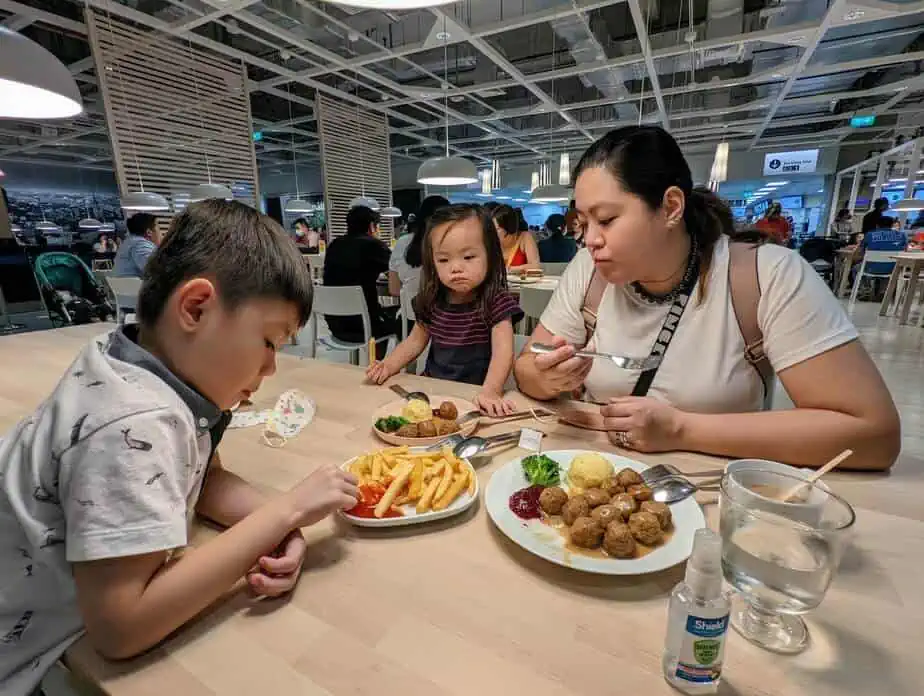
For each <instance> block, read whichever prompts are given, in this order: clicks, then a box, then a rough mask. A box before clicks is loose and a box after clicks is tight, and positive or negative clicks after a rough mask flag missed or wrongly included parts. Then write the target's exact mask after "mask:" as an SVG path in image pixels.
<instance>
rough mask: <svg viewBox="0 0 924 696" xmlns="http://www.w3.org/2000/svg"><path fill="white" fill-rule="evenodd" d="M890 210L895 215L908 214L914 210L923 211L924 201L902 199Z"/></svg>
mask: <svg viewBox="0 0 924 696" xmlns="http://www.w3.org/2000/svg"><path fill="white" fill-rule="evenodd" d="M892 210H894V211H895V212H896V213H910V212H914V211H916V210H924V200H920V199H918V198H902V199H901V200H900V201H898V202H897V203H896V204H895V205H893V206H892Z"/></svg>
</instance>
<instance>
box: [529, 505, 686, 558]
mask: <svg viewBox="0 0 924 696" xmlns="http://www.w3.org/2000/svg"><path fill="white" fill-rule="evenodd" d="M542 523H543V524H545V525H548V526H549V527H551V528H552V529H554V530H556V531H557V532H558V533H559V534H560V535H561V538H562V539H564V540H565V551H566V552H567V553H574V554H578V555H581V556H587V557H588V558H609V559H612V560H614V561H631V560H634V559H636V558H642V557H643V556H647V555H648V554H649V553H651V552H652V551H654V550H656V549H658V548H660V547H662V546H664V544H666V543H667V542H668V541H670V539H671V537H673V536H674V526H673V525H671V528H670V529H668V530H667V531H666V532H664V536H662V537H661V543H660V544H658V545H657V546H646V545H645V544H642V543H639V542H638V541H636V542H635V556H634V557H633V558H616V557H615V556H611V555H610V554H608V553H607V552H606V551H605V550H604V549H603V547H602V546H601V547H599V548H596V549H585V548H584V547H582V546H575V545H574V544H572V543H571V538H570V535H569V534H568V525H566V524H565V523H564V521H563V520H562V518H561V515H545V514H543V516H542Z"/></svg>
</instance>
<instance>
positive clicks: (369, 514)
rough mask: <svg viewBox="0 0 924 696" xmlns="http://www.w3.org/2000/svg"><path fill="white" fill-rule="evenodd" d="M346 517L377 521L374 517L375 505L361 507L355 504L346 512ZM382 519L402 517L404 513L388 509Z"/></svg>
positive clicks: (359, 504) (361, 505)
mask: <svg viewBox="0 0 924 696" xmlns="http://www.w3.org/2000/svg"><path fill="white" fill-rule="evenodd" d="M346 514H347V515H352V516H353V517H366V518H369V519H378V518H377V517H376V516H375V505H363V504H362V503H357V504H356V505H355V506H354V507H351V508H350V509H349V510H346ZM382 517H383V518H384V517H404V513H403V512H401V511H400V510H396V509H395V508H393V507H392V508H388V510H386V511H385V514H384V515H383V516H382Z"/></svg>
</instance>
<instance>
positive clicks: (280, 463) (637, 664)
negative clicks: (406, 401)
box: [0, 325, 924, 696]
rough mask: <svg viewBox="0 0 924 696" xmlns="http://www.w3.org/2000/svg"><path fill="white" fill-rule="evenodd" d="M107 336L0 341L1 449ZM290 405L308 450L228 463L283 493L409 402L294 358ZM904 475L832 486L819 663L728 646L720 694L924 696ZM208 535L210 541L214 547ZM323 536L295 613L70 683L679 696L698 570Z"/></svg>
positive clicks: (456, 534) (363, 445)
mask: <svg viewBox="0 0 924 696" xmlns="http://www.w3.org/2000/svg"><path fill="white" fill-rule="evenodd" d="M102 328H104V327H102ZM100 331H101V327H100V325H96V326H91V327H78V328H70V329H61V330H57V331H54V332H51V331H49V332H41V333H30V334H23V335H18V336H13V337H6V338H2V339H0V364H2V365H3V367H4V369H3V370H0V431H3V430H6V429H7V428H9V427H10V426H12V425H13V424H14V422H15V421H16V420H17V419H19V418H20V417H22V416H25V415H26V414H27V413H29V412H30V411H31V410H32V409H33V408H34V407H35V406H36V405H37V404H38V403H39V401H40V400H41V399H43V398H44V397H45V396H46V395H47V394H48V393H49V392H50V391H51V389H52V388H53V387H54V386H55V384H56V382H57V380H58V378H59V376H60V375H61V374H62V373H63V371H64V370H65V369H66V367H67V365H69V364H70V362H71V361H72V360H73V358H74V356H75V355H76V354H77V352H78V351H79V350H80V348H81V347H82V346H83V345H84V344H85V342H86V341H87V340H88V339H89V338H90V337H91V336H93V335H96V334H97V333H99V332H100ZM396 381H397V382H399V383H400V384H402V385H404V386H405V387H407V388H417V387H421V388H424V389H425V390H427V391H429V392H430V393H432V394H448V395H455V396H461V397H471V396H472V395H473V394H474V391H475V388H474V387H470V386H467V385H461V384H454V383H435V382H433V381H431V380H426V379H423V378H417V377H410V376H403V375H402V376H401V377H400V378H399V379H398V380H396ZM292 387H297V388H300V389H302V390H304V391H305V392H307V393H308V394H309V395H311V396H312V397H313V398H314V399H315V400H316V402H317V404H318V412H317V416H316V418H315V420H314V422H313V423H312V424H311V425H310V426H309V427H308V428H306V429H305V430H304V431H303V432H302V433H301V434H300V435H299V436H298V437H297V438H296V439H294V440H293V441H291V442H289V443H288V445H287V446H286V447H285V448H283V449H270V448H268V447H266V446H264V445H263V444H261V440H260V431H259V429H258V428H257V429H254V428H250V429H241V430H232V431H228V433H227V434H226V436H225V439H224V441H223V443H222V445H221V447H220V451H221V453H222V459H223V461H224V464H225V466H226V467H228V468H229V469H232V470H234V471H235V472H237V473H239V474H241V475H242V476H244V477H246V478H248V479H249V480H251V481H253V482H254V483H256V484H258V485H259V486H260V487H262V488H263V489H265V490H266V491H267V492H269V493H272V492H274V491H281V490H285V489H286V488H288V487H290V486H292V485H293V484H295V483H296V482H298V481H299V480H300V479H301V478H303V477H304V476H305V475H307V474H308V473H309V472H310V471H311V470H312V469H314V467H316V466H318V465H319V464H323V463H333V464H339V463H341V462H343V461H345V460H346V459H348V458H350V457H352V456H353V455H356V454H358V453H361V452H364V451H367V450H370V449H373V448H376V447H378V446H380V444H381V443H378V442H377V441H376V440H375V439H374V437H373V435H372V434H371V432H370V425H371V424H370V422H369V421H370V417H369V416H370V414H371V413H372V412H373V411H374V410H375V409H376V408H377V407H378V406H380V405H382V404H385V403H387V402H389V401H391V400H393V399H394V395H393V394H392V392H390V391H389V390H387V389H385V388H382V387H373V386H368V385H365V384H364V383H363V373H362V371H361V370H359V369H356V368H352V367H349V366H341V365H335V364H331V363H322V362H315V361H311V360H304V361H300V360H298V359H296V358H291V357H289V356H280V360H279V371H278V373H277V374H276V375H275V376H274V377H272V378H270V379H268V380H266V382H265V383H264V385H263V387H262V388H261V389H260V391H259V393H258V394H257V395H256V396H255V399H254V400H255V403H256V406H257V407H268V406H271V405H272V404H273V403H274V402H275V400H276V398H277V396H278V395H279V394H280V393H281V392H282V391H284V390H285V389H287V388H292ZM515 398H516V399H518V400H521V401H523V402H525V399H523V398H522V397H520V396H516V397H515ZM534 427H536V428H537V429H540V430H543V431H545V432H546V433H547V437H546V440H545V442H544V448H545V449H547V450H550V449H558V448H588V449H599V450H606V451H614V452H615V451H618V450H616V449H615V448H613V447H612V446H611V445H610V444H609V442H608V441H607V439H606V438H605V436H603V435H601V434H599V433H592V432H587V431H580V430H575V429H572V428H570V427H567V426H563V425H556V424H551V425H548V424H534ZM509 428H510V426H509V425H508V426H494V427H493V428H491V429H489V430H486V432H495V431H499V430H505V429H509ZM519 453H520V451H519V450H508V451H506V452H503V453H501V454H499V455H498V456H496V457H495V458H494V460H493V461H492V462H490V463H488V464H487V465H486V466H484V467H482V468H480V470H479V471H478V475H479V478H480V482H481V485H482V490H483V488H484V486H485V485H486V484H487V482H488V479H489V478H490V476H491V473H492V472H493V471H494V470H496V468H497V467H498V466H499V465H500V464H501V463H503V462H504V461H507V460H509V459H510V458H512V457H514V456H516V455H517V454H519ZM622 454H627V455H628V456H631V457H634V458H636V459H639V460H641V461H645V462H649V463H657V462H670V463H673V464H675V465H677V466H678V467H679V468H681V469H684V470H689V471H693V470H697V469H700V470H701V469H706V468H715V467H716V465H717V464H721V463H722V462H720V461H719V460H717V459H715V458H711V457H705V456H699V455H694V454H670V455H660V456H644V455H637V454H632V453H625V452H622ZM906 470H907V471H906ZM902 472H903V473H902V474H901V475H897V474H893V475H891V476H887V475H881V476H869V475H863V476H861V475H858V474H838V473H835V474H832V475H831V476H830V477H829V479H830V485H832V487H833V488H834V489H835V490H836V491H838V492H840V493H841V494H842V495H844V496H845V497H846V498H847V499H848V500H849V501H851V502H852V503H853V504H854V505H855V506H856V508H857V511H858V522H857V525H856V534H855V537H854V539H853V543H852V545H851V546H850V548H849V549H848V551H847V553H846V556H845V558H844V560H843V563H842V565H841V569H840V572H839V574H838V575H837V577H836V579H835V581H834V584H833V586H832V587H831V589H830V590H829V592H828V595H827V597H826V599H825V601H824V602H823V604H822V605H821V606H820V607H819V608H818V609H817V610H815V611H814V612H812V613H811V614H809V615H808V617H807V622H808V625H809V627H810V631H811V638H812V643H811V646H810V647H809V649H808V650H807V651H806V652H804V653H803V654H801V655H798V656H795V657H782V656H779V655H776V654H773V653H769V652H765V651H763V650H761V649H759V648H757V647H755V646H753V645H751V644H750V643H748V642H746V641H745V640H744V639H742V638H741V637H740V636H738V635H737V634H736V633H734V632H733V631H730V632H729V639H728V644H727V645H728V647H727V653H726V661H725V665H726V668H725V673H724V674H725V682H724V683H723V686H722V689H721V690H720V693H724V694H726V695H737V694H740V695H746V696H777V695H780V696H783V695H786V696H789V695H793V696H796V695H798V696H803V695H804V696H828V695H831V696H834V695H837V696H840V695H842V694H864V695H865V694H888V695H889V696H913V695H920V694H921V693H922V688H924V687H922V683H924V680H922V677H921V668H920V664H921V658H920V647H921V646H922V645H924V595H922V593H921V592H920V586H919V585H918V583H919V582H920V578H919V577H918V576H917V573H919V572H922V568H924V566H922V561H921V559H922V558H924V522H922V520H924V506H922V504H921V500H922V498H924V480H921V475H920V472H919V471H918V468H917V467H904V468H903V469H902ZM829 479H828V478H826V480H829ZM714 501H715V497H714V495H713V496H709V495H706V496H704V497H703V498H702V500H701V502H703V503H704V510H705V511H706V513H707V518H708V519H709V520H710V524H713V525H714V524H715V522H716V506H715V504H714ZM210 533H214V532H208V531H206V530H202V529H199V530H197V531H196V534H197V535H199V538H202V535H207V534H210ZM306 536H307V538H308V539H309V543H310V548H309V551H308V555H307V560H306V564H305V571H304V574H303V576H302V578H301V581H300V583H299V585H298V587H297V589H296V590H295V592H294V593H293V594H292V595H291V596H290V597H289V598H287V599H284V600H271V601H267V600H264V601H257V600H254V599H252V598H250V597H248V596H247V595H246V594H244V593H243V592H241V593H231V594H229V596H228V598H227V600H225V601H223V602H219V603H217V604H216V606H214V607H213V609H212V610H211V611H209V612H208V613H206V614H205V615H204V616H201V617H200V618H199V619H197V620H196V621H195V622H193V623H192V624H190V625H188V626H186V627H184V628H183V629H181V630H180V631H178V632H177V634H176V635H175V636H174V637H172V638H170V639H169V640H167V641H166V642H165V643H163V644H162V645H161V646H159V647H157V648H156V649H154V650H152V651H151V652H150V653H148V654H147V655H145V656H143V657H141V658H138V659H135V660H131V661H127V662H121V663H108V662H106V661H104V660H103V659H101V658H100V657H98V656H97V655H96V654H95V653H94V651H93V650H92V648H91V647H90V645H89V643H88V642H87V641H86V640H82V641H79V642H78V643H77V644H76V645H75V646H74V647H73V648H72V649H71V650H70V651H69V653H68V656H67V657H68V663H69V665H70V666H71V668H72V669H73V670H74V671H75V673H76V674H77V675H78V676H79V677H80V678H81V679H83V680H85V682H86V683H88V684H93V685H95V688H98V689H101V690H102V691H103V692H104V693H108V694H112V695H113V696H155V695H156V696H163V695H164V694H170V695H173V694H175V695H177V696H213V695H217V694H221V695H222V696H228V695H232V694H241V695H246V696H253V695H254V694H280V695H285V696H290V695H295V694H310V695H312V696H314V695H319V694H359V695H362V694H369V695H371V696H385V695H388V694H400V695H401V696H412V695H413V694H421V695H424V694H425V695H426V696H438V695H440V694H458V695H460V696H461V695H463V694H465V695H469V694H480V695H485V696H487V695H493V694H498V695H501V694H503V695H504V696H510V695H512V694H530V696H545V695H556V696H565V695H577V694H582V695H583V694H587V695H588V696H589V695H593V696H601V695H603V694H640V695H645V696H668V695H669V694H674V693H676V692H675V691H673V690H672V689H671V688H670V687H669V686H668V685H667V683H665V682H664V680H663V678H662V676H661V650H662V647H663V644H664V637H665V629H666V618H667V614H666V612H667V598H668V594H669V592H670V590H671V588H672V587H673V586H674V585H675V584H676V583H677V582H678V581H679V580H680V579H681V578H682V574H683V568H682V566H680V567H676V568H673V569H671V570H669V571H665V572H662V573H657V574H653V575H649V576H641V577H600V576H593V575H588V574H583V573H580V572H578V571H575V570H570V569H567V568H562V567H558V566H555V565H552V564H550V563H548V562H546V561H543V560H541V559H539V558H537V557H534V556H532V555H530V554H528V553H527V552H525V551H522V550H521V549H520V548H519V547H517V546H515V545H514V544H513V543H512V542H509V541H508V540H507V539H506V537H504V536H502V535H501V534H500V533H499V532H498V531H497V530H496V529H495V528H494V526H493V524H492V523H491V521H490V519H489V518H488V515H487V514H486V512H485V509H484V507H483V505H481V504H478V505H476V506H474V507H473V508H472V509H471V510H470V512H469V513H467V514H465V515H463V516H461V517H457V518H453V519H450V520H446V521H442V522H437V523H433V524H432V525H429V526H423V527H416V528H404V529H393V530H360V529H358V528H354V527H352V526H350V525H348V524H345V523H343V522H341V521H339V520H338V519H336V518H334V519H329V520H327V521H325V522H322V523H321V524H318V525H316V526H315V527H312V528H309V529H307V530H306Z"/></svg>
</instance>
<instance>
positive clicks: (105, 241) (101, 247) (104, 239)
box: [93, 234, 118, 254]
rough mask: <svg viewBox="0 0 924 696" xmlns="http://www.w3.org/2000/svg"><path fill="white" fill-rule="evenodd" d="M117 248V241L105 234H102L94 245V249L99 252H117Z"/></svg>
mask: <svg viewBox="0 0 924 696" xmlns="http://www.w3.org/2000/svg"><path fill="white" fill-rule="evenodd" d="M117 248H118V247H117V246H116V243H115V242H114V241H113V240H111V239H109V236H108V235H105V234H101V235H100V236H99V239H97V240H96V244H94V245H93V251H95V252H96V253H97V254H111V253H113V252H115V251H116V249H117Z"/></svg>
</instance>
